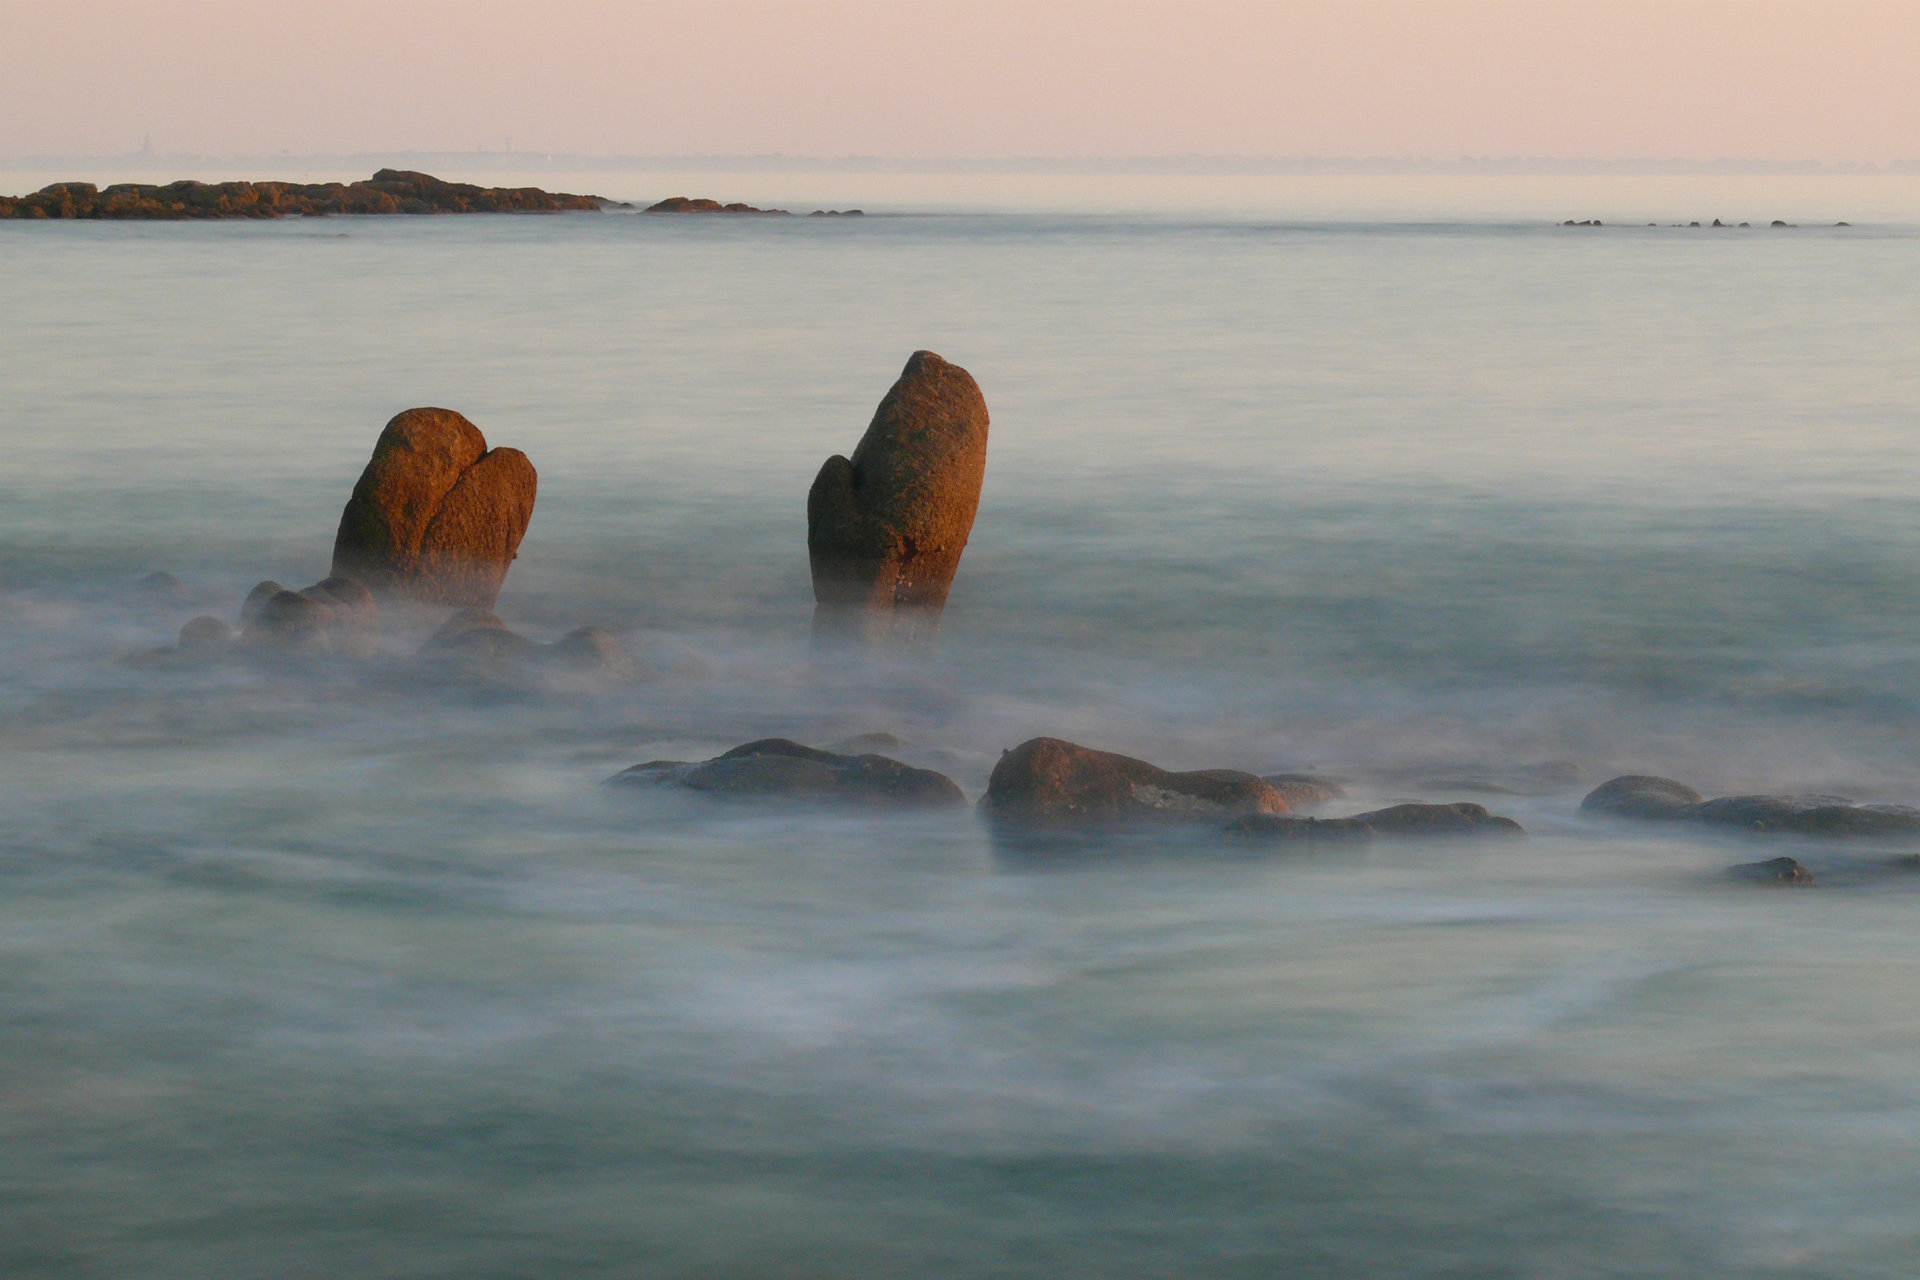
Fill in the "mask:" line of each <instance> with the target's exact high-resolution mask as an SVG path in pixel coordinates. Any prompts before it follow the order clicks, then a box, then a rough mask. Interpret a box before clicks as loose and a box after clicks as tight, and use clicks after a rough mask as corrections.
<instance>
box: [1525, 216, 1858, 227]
mask: <svg viewBox="0 0 1920 1280" xmlns="http://www.w3.org/2000/svg"><path fill="white" fill-rule="evenodd" d="M1560 225H1561V226H1563V227H1604V226H1606V225H1607V224H1606V223H1604V222H1602V221H1600V219H1598V218H1583V219H1581V220H1580V221H1578V222H1576V221H1574V220H1573V219H1572V218H1568V219H1567V220H1566V221H1565V222H1563V223H1561V224H1560ZM1647 225H1648V226H1650V227H1652V226H1657V225H1659V224H1657V223H1653V222H1649V223H1648V224H1647ZM1668 225H1669V226H1674V227H1679V226H1687V227H1697V226H1699V225H1700V224H1699V223H1697V222H1686V223H1680V222H1673V223H1669V224H1668ZM1709 225H1711V226H1715V227H1720V228H1723V229H1724V228H1727V227H1729V226H1730V224H1728V223H1725V222H1722V221H1720V219H1718V218H1715V219H1714V220H1713V221H1712V223H1710V224H1709ZM1739 225H1740V226H1743V227H1751V226H1752V225H1753V224H1752V223H1751V222H1742V223H1740V224H1739ZM1767 225H1768V226H1771V227H1783V228H1793V227H1797V226H1799V225H1800V224H1799V223H1797V222H1788V221H1786V220H1785V219H1784V218H1775V219H1774V220H1773V221H1772V222H1770V223H1768V224H1767ZM1833 225H1834V226H1836V227H1845V226H1850V225H1852V224H1850V223H1846V222H1836V223H1834V224H1833Z"/></svg>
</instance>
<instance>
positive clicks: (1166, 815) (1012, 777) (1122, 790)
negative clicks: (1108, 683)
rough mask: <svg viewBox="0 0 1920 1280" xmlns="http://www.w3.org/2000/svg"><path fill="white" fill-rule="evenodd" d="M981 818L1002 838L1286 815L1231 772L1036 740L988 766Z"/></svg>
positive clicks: (1279, 799) (1278, 800)
mask: <svg viewBox="0 0 1920 1280" xmlns="http://www.w3.org/2000/svg"><path fill="white" fill-rule="evenodd" d="M980 812H981V814H982V816H984V817H985V818H986V819H987V820H988V821H989V822H991V823H992V824H993V827H994V830H995V832H996V834H1000V835H1015V836H1022V835H1035V834H1037V835H1048V834H1066V835H1081V834H1099V833H1101V832H1104V831H1111V830H1114V829H1116V828H1126V827H1137V826H1139V825H1141V824H1144V823H1154V822H1160V823H1164V822H1169V821H1172V822H1177V823H1202V824H1215V825H1217V824H1221V823H1225V822H1229V821H1231V820H1233V819H1235V818H1239V817H1242V816H1244V815H1247V814H1255V813H1260V814H1284V813H1287V812H1289V809H1288V806H1287V802H1286V799H1285V798H1284V797H1283V796H1282V795H1281V794H1280V792H1279V791H1278V790H1276V789H1275V788H1274V786H1273V784H1271V783H1269V782H1267V781H1266V780H1265V779H1263V778H1259V777H1256V776H1255V775H1253V774H1251V773H1241V772H1239V771H1238V770H1235V769H1196V770H1191V771H1188V772H1184V773H1176V772H1172V771H1169V770H1166V769H1162V768H1160V767H1159V766H1158V765H1152V764H1148V763H1147V762H1146V761H1145V760H1136V759H1134V758H1133V757H1132V756H1123V755H1117V754H1115V753H1114V752H1111V751H1096V750H1094V749H1093V748H1092V747H1083V746H1081V745H1079V744H1078V743H1074V742H1066V741H1063V740H1061V739H1059V738H1033V739H1031V740H1029V741H1027V742H1023V743H1021V744H1020V745H1019V746H1017V747H1015V748H1013V749H1012V750H1010V751H1008V752H1006V753H1005V754H1003V755H1002V756H1001V757H1000V762H999V763H998V764H996V765H995V766H994V767H993V776H992V777H991V778H989V779H988V781H987V794H986V795H985V796H984V797H983V798H982V799H981V801H980Z"/></svg>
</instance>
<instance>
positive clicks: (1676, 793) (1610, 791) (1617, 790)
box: [1580, 773, 1701, 819]
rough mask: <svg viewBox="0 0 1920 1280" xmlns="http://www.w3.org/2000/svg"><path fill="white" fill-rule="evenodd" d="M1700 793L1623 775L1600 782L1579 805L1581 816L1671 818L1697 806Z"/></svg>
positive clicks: (1662, 781) (1664, 780) (1648, 777)
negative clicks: (1609, 815)
mask: <svg viewBox="0 0 1920 1280" xmlns="http://www.w3.org/2000/svg"><path fill="white" fill-rule="evenodd" d="M1700 799H1701V796H1700V793H1699V792H1698V791H1695V790H1694V789H1693V788H1692V787H1690V786H1688V785H1687V784H1686V783H1684V782H1675V781H1674V780H1673V779H1672V778H1656V777H1653V776H1651V775H1649V774H1637V773H1632V774H1627V775H1625V776H1624V777H1619V778H1614V779H1612V780H1611V781H1609V782H1603V783H1601V784H1600V785H1599V786H1597V787H1595V788H1594V789H1593V790H1592V791H1589V792H1588V793H1587V798H1586V799H1584V800H1582V801H1581V802H1580V810H1581V812H1582V813H1604V814H1611V815H1612V816H1614V817H1619V818H1652V819H1658V818H1673V817H1678V816H1679V814H1680V811H1681V810H1683V809H1686V808H1687V807H1689V806H1691V805H1696V804H1699V803H1700Z"/></svg>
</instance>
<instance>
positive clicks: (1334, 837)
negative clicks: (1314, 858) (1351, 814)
mask: <svg viewBox="0 0 1920 1280" xmlns="http://www.w3.org/2000/svg"><path fill="white" fill-rule="evenodd" d="M1373 834H1374V833H1373V828H1372V827H1370V826H1368V825H1367V824H1366V823H1364V822H1361V821H1359V820H1358V819H1357V818H1302V817H1298V816H1296V815H1294V814H1290V813H1250V814H1247V815H1246V816H1245V817H1243V818H1236V819H1234V820H1233V821H1232V822H1229V823H1228V824H1227V828H1226V832H1225V835H1226V838H1227V839H1228V840H1229V841H1232V842H1235V843H1241V844H1296V843H1319V842H1327V843H1334V842H1337V843H1341V844H1364V843H1366V842H1367V841H1369V840H1371V839H1373Z"/></svg>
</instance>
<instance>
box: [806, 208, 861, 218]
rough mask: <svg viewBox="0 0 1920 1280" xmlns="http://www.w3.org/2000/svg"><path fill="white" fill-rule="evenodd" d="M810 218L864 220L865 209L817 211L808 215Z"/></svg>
mask: <svg viewBox="0 0 1920 1280" xmlns="http://www.w3.org/2000/svg"><path fill="white" fill-rule="evenodd" d="M807 216H808V217H809V218H864V217H866V216H867V211H866V210H865V209H815V210H814V211H813V212H812V213H810V214H808V215H807Z"/></svg>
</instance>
